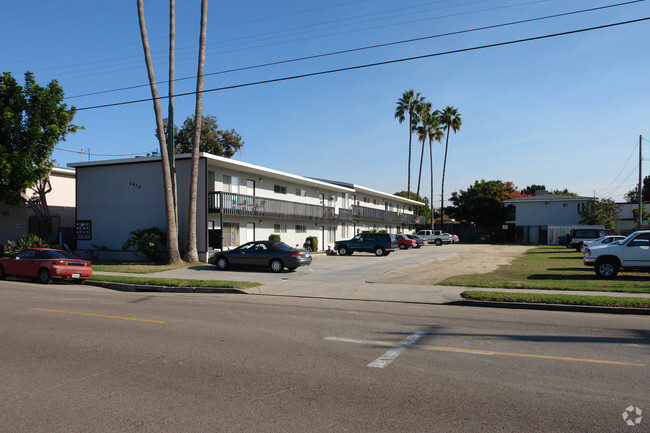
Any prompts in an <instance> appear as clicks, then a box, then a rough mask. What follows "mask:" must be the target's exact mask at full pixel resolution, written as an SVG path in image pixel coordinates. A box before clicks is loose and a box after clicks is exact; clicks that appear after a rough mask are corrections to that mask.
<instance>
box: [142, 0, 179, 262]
mask: <svg viewBox="0 0 650 433" xmlns="http://www.w3.org/2000/svg"><path fill="white" fill-rule="evenodd" d="M137 1H138V18H139V23H140V36H141V39H142V48H143V50H144V61H145V63H146V65H147V73H148V75H149V87H150V88H151V97H152V99H153V110H154V113H155V115H156V135H157V136H158V143H159V145H160V161H161V162H162V172H163V188H164V191H165V217H166V219H167V251H168V253H169V263H178V262H180V261H181V255H180V252H179V250H178V225H177V223H176V218H175V217H174V194H173V191H172V182H171V172H170V167H169V158H168V154H167V143H166V142H165V132H164V128H163V118H162V112H161V109H160V100H159V99H158V98H159V97H158V86H156V76H155V75H154V71H153V62H152V60H151V50H150V49H149V39H148V37H147V26H146V24H145V20H144V6H143V4H142V0H137Z"/></svg>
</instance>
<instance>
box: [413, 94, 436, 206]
mask: <svg viewBox="0 0 650 433" xmlns="http://www.w3.org/2000/svg"><path fill="white" fill-rule="evenodd" d="M431 108H432V105H431V102H423V103H422V104H420V105H419V106H418V111H417V115H418V119H419V126H416V127H415V131H416V132H417V134H418V139H419V140H420V141H421V142H422V151H421V152H420V170H419V171H418V189H417V192H416V193H415V199H416V200H420V181H421V180H422V162H423V161H424V143H425V142H426V141H427V137H428V136H429V128H428V125H427V124H426V122H427V117H428V116H429V114H431Z"/></svg>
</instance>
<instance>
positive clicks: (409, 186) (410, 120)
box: [406, 111, 413, 200]
mask: <svg viewBox="0 0 650 433" xmlns="http://www.w3.org/2000/svg"><path fill="white" fill-rule="evenodd" d="M412 124H413V113H412V112H411V111H409V166H408V183H407V184H406V198H408V199H409V200H410V199H411V138H412V137H413V133H412V128H413V126H412Z"/></svg>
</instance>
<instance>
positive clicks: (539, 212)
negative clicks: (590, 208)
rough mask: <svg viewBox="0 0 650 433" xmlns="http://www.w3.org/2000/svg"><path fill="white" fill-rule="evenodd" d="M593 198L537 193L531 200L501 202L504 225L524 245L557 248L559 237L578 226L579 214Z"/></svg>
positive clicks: (519, 199)
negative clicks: (508, 227) (510, 229)
mask: <svg viewBox="0 0 650 433" xmlns="http://www.w3.org/2000/svg"><path fill="white" fill-rule="evenodd" d="M590 199H591V200H594V199H595V200H597V198H595V197H577V196H569V195H554V194H549V193H548V192H547V191H536V192H535V195H534V196H532V197H522V198H513V199H508V200H504V201H503V205H504V207H505V211H506V224H508V225H514V227H515V232H516V233H517V239H518V241H520V242H521V243H524V244H556V243H557V239H558V237H559V236H562V235H565V234H567V233H568V232H569V231H570V230H571V229H572V228H573V227H578V226H580V220H581V216H580V211H582V209H583V208H584V206H585V205H586V204H587V202H588V201H589V200H590Z"/></svg>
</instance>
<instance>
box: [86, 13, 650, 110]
mask: <svg viewBox="0 0 650 433" xmlns="http://www.w3.org/2000/svg"><path fill="white" fill-rule="evenodd" d="M647 20H650V17H645V18H638V19H635V20H629V21H620V22H617V23H611V24H604V25H600V26H595V27H587V28H582V29H578V30H569V31H566V32H560V33H552V34H548V35H542V36H533V37H530V38H524V39H516V40H512V41H506V42H497V43H494V44H487V45H480V46H475V47H470V48H461V49H457V50H450V51H444V52H439V53H432V54H424V55H421V56H413V57H404V58H401V59H395V60H386V61H383V62H376V63H366V64H363V65H357V66H349V67H345V68H337V69H329V70H325V71H319V72H311V73H307V74H300V75H293V76H288V77H281V78H273V79H268V80H261V81H255V82H250V83H243V84H235V85H231V86H225V87H217V88H213V89H207V90H203V91H202V93H210V92H217V91H222V90H232V89H238V88H242V87H250V86H257V85H260V84H270V83H278V82H282V81H289V80H296V79H299V78H307V77H315V76H319V75H327V74H333V73H338V72H344V71H353V70H357V69H365V68H372V67H376V66H384V65H390V64H395V63H403V62H408V61H413V60H421V59H426V58H431V57H439V56H445V55H449V54H458V53H464V52H469V51H477V50H482V49H486V48H494V47H501V46H506V45H513V44H519V43H523V42H531V41H537V40H543V39H549V38H554V37H558V36H566V35H572V34H577V33H584V32H589V31H593V30H601V29H605V28H610V27H617V26H621V25H627V24H633V23H638V22H642V21H647ZM195 94H196V92H186V93H180V94H176V95H175V97H183V96H190V95H195ZM168 98H169V97H168V96H160V97H159V98H158V99H168ZM153 99H154V98H144V99H135V100H131V101H124V102H115V103H112V104H103V105H95V106H91V107H82V108H77V109H76V110H77V111H85V110H94V109H97V108H107V107H116V106H120V105H129V104H137V103H140V102H147V101H152V100H153Z"/></svg>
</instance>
